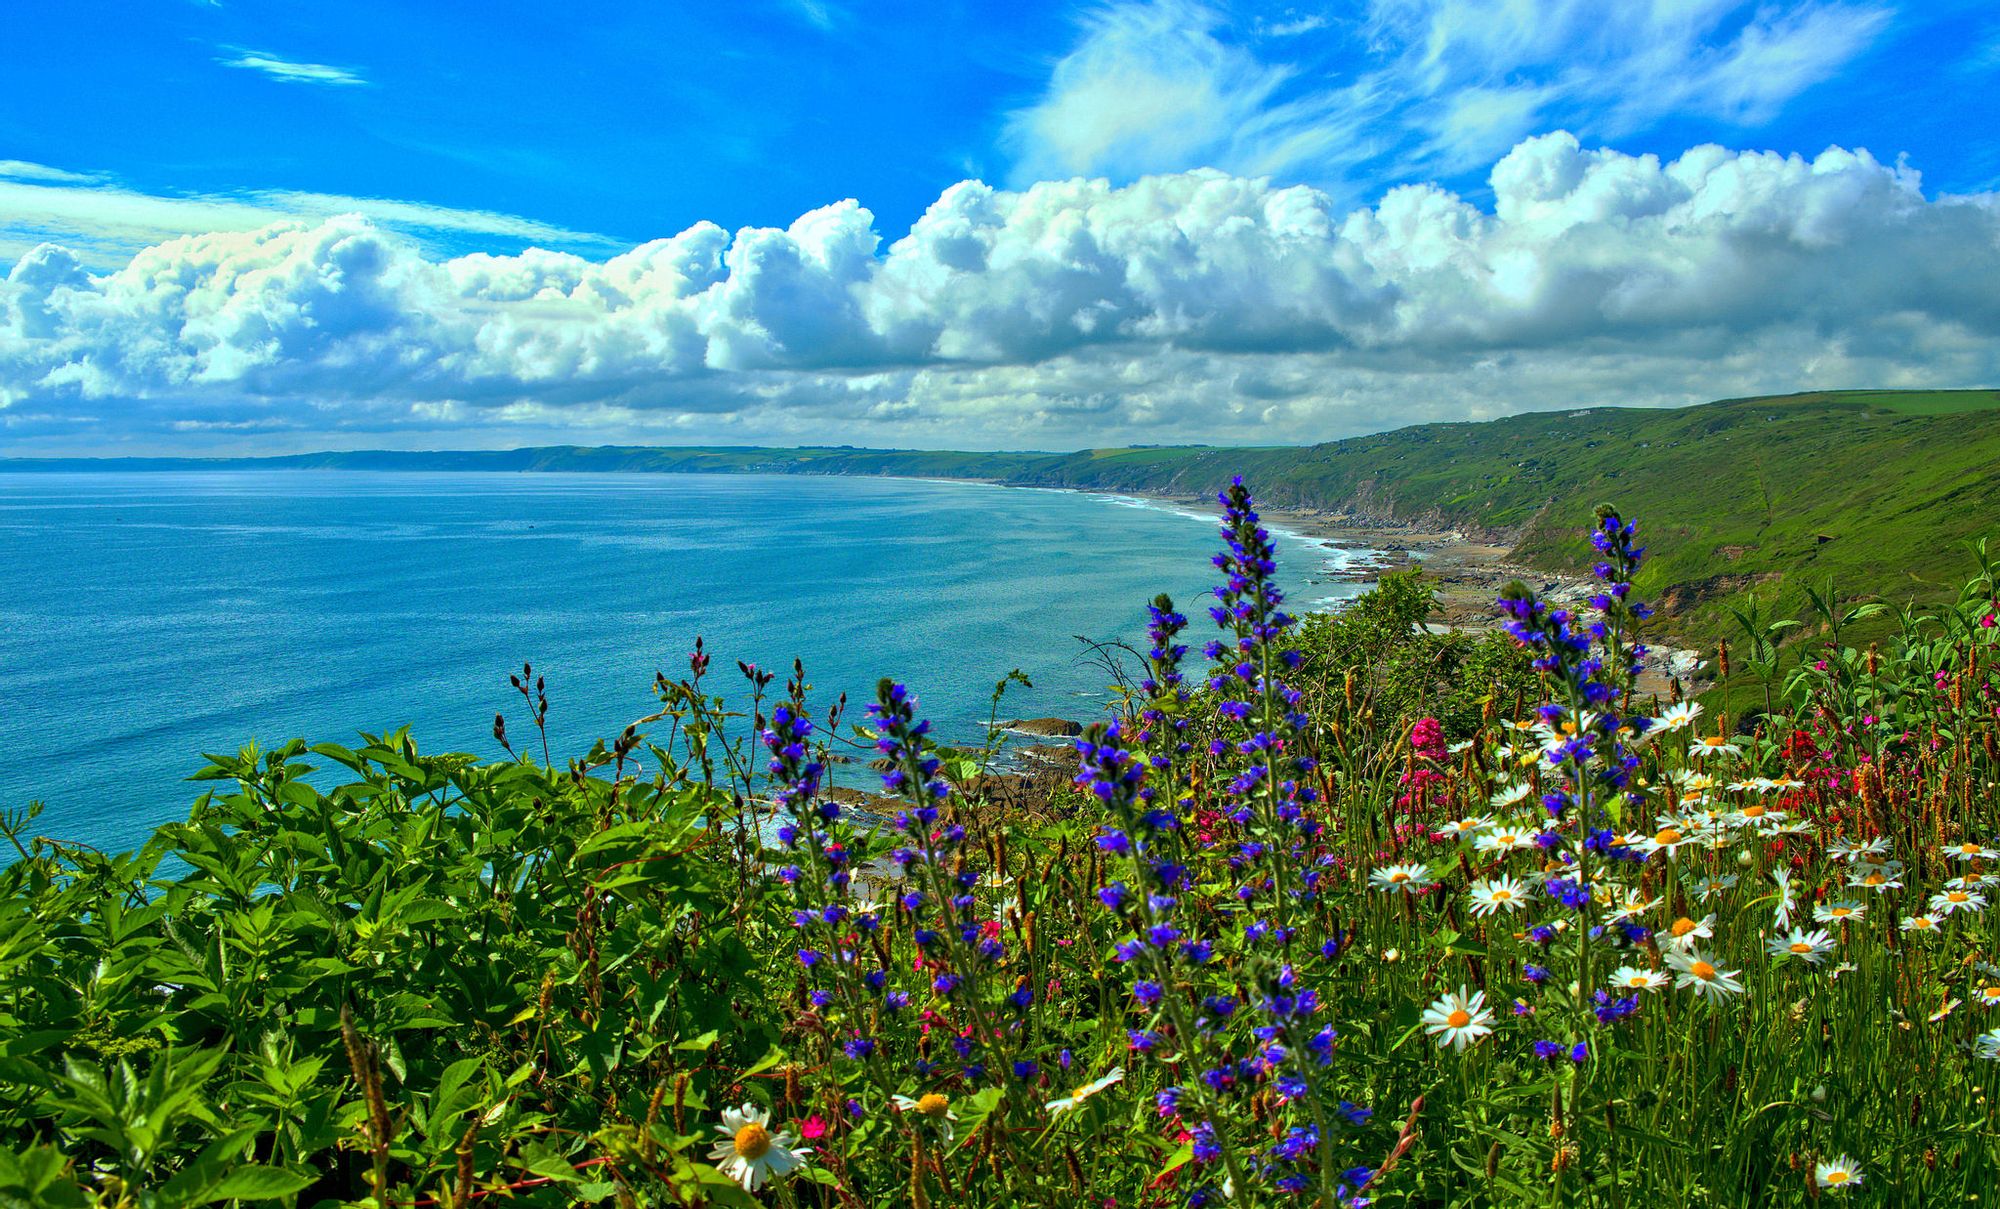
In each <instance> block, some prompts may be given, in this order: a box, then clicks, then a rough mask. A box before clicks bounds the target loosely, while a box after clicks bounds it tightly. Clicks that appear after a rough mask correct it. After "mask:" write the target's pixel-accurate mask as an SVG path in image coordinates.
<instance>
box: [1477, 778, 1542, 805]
mask: <svg viewBox="0 0 2000 1209" xmlns="http://www.w3.org/2000/svg"><path fill="white" fill-rule="evenodd" d="M1533 792H1535V787H1534V786H1533V785H1530V784H1528V783H1527V782H1526V781H1519V782H1516V783H1515V784H1512V785H1507V786H1504V787H1502V788H1500V789H1497V790H1495V791H1494V792H1493V796H1492V797H1490V798H1488V799H1487V804H1488V805H1490V806H1492V807H1493V808H1494V809H1496V810H1505V809H1507V808H1508V807H1509V806H1518V805H1520V804H1521V803H1522V802H1525V801H1527V800H1528V795H1529V794H1531V793H1533Z"/></svg>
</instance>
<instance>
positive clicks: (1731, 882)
mask: <svg viewBox="0 0 2000 1209" xmlns="http://www.w3.org/2000/svg"><path fill="white" fill-rule="evenodd" d="M1735 888H1736V875H1735V874H1734V873H1723V874H1718V875H1716V876H1713V877H1704V878H1702V879H1701V880H1700V881H1698V882H1696V883H1695V884H1694V896H1695V897H1696V898H1698V899H1700V900H1701V901H1702V902H1707V901H1709V900H1710V899H1713V898H1720V897H1721V896H1722V895H1723V894H1725V893H1726V892H1728V891H1730V890H1733V889H1735Z"/></svg>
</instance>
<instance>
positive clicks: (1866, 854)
mask: <svg viewBox="0 0 2000 1209" xmlns="http://www.w3.org/2000/svg"><path fill="white" fill-rule="evenodd" d="M1826 852H1827V855H1828V856H1831V857H1833V858H1834V859H1835V860H1840V861H1875V860H1880V859H1881V858H1882V857H1885V856H1887V855H1889V841H1888V840H1886V839H1884V838H1882V837H1881V836H1879V835H1878V836H1876V837H1875V838H1874V839H1872V840H1867V841H1865V842H1862V843H1855V842H1853V841H1851V840H1837V841H1835V842H1834V844H1833V845H1832V846H1831V847H1829V848H1828V849H1827V850H1826Z"/></svg>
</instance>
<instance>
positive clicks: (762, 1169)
mask: <svg viewBox="0 0 2000 1209" xmlns="http://www.w3.org/2000/svg"><path fill="white" fill-rule="evenodd" d="M770 1122H771V1115H770V1114H769V1113H768V1112H766V1111H764V1110H763V1109H761V1108H758V1107H757V1106H756V1105H754V1104H745V1105H744V1106H743V1107H742V1109H741V1110H738V1109H734V1108H725V1109H723V1110H722V1124H720V1125H717V1126H716V1127H715V1129H716V1132H717V1133H719V1134H721V1135H722V1138H721V1140H720V1141H718V1142H716V1144H715V1147H714V1149H712V1150H710V1151H709V1152H708V1157H709V1158H710V1159H711V1160H714V1162H715V1164H716V1166H717V1168H719V1169H720V1170H721V1172H722V1174H724V1175H726V1176H728V1177H729V1178H730V1179H732V1180H735V1181H736V1182H737V1183H739V1184H741V1185H743V1190H744V1191H745V1192H755V1191H757V1189H758V1188H760V1187H762V1186H763V1185H764V1184H767V1183H770V1182H771V1181H773V1180H776V1179H780V1178H782V1177H784V1176H787V1175H790V1174H791V1173H792V1172H794V1171H796V1170H798V1169H799V1168H801V1167H803V1166H805V1165H806V1160H805V1156H807V1155H809V1154H811V1153H812V1148H811V1147H809V1146H800V1147H796V1148H795V1147H794V1146H793V1145H792V1135H791V1133H790V1132H789V1131H787V1132H784V1133H776V1134H774V1133H772V1132H771V1131H770V1128H769V1127H770Z"/></svg>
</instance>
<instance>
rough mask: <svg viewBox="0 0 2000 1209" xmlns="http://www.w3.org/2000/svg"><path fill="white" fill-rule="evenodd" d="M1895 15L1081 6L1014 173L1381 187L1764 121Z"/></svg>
mask: <svg viewBox="0 0 2000 1209" xmlns="http://www.w3.org/2000/svg"><path fill="white" fill-rule="evenodd" d="M1892 16H1893V12H1892V10H1891V9H1890V8H1889V7H1888V5H1887V3H1886V0H1881V2H1877V0H1852V2H1844V0H1775V2H1772V0H1765V2H1761V3H1755V4H1752V3H1748V2H1746V0H1692V2H1689V3H1672V4H1670V3H1664V2H1662V3H1651V4H1642V3H1629V4H1617V5H1607V4H1604V3H1603V2H1602V0H1497V2H1496V0H1373V3H1372V4H1370V5H1369V6H1368V9H1367V11H1366V13H1365V15H1364V16H1363V17H1362V19H1360V20H1359V21H1355V22H1346V23H1341V24H1330V23H1325V22H1323V21H1321V20H1320V19H1319V18H1317V16H1316V15H1313V14H1305V15H1300V14H1298V13H1296V12H1287V13H1286V14H1284V16H1283V17H1282V18H1281V19H1279V20H1276V21H1269V22H1266V21H1252V22H1250V23H1248V24H1247V25H1243V24H1241V23H1238V22H1236V21H1235V20H1234V19H1233V18H1232V17H1231V15H1230V14H1229V13H1228V12H1227V11H1226V10H1224V9H1222V8H1219V7H1215V6H1214V5H1211V4H1208V3H1203V2H1202V0H1113V2H1112V3H1109V4H1106V5H1103V6H1101V7H1099V8H1095V9H1092V10H1090V11H1089V12H1087V13H1086V14H1085V15H1084V17H1083V18H1082V20H1081V25H1080V29H1079V37H1078V40H1077V43H1076V45H1075V47H1074V48H1073V49H1072V50H1071V51H1070V52H1069V53H1068V54H1067V55H1065V56H1064V57H1063V58H1062V59H1060V60H1059V61H1057V63H1056V64H1055V65H1054V67H1053V69H1052V71H1051V73H1050V77H1049V82H1048V85H1047V87H1046V88H1045V90H1044V92H1043V94H1042V95H1041V96H1040V97H1039V98H1037V99H1036V101H1035V102H1034V103H1033V104H1031V105H1029V106H1027V107H1026V108H1024V109H1021V110H1019V111H1017V112H1015V113H1013V114H1012V115H1010V117H1009V120H1008V123H1007V127H1006V135H1005V140H1006V143H1007V146H1008V147H1009V149H1010V150H1011V151H1012V152H1013V153H1014V155H1015V157H1016V168H1017V170H1016V172H1015V173H1014V179H1015V180H1016V181H1017V182H1020V183H1026V182H1027V181H1028V180H1032V179H1036V178H1039V177H1045V176H1050V175H1079V174H1081V175H1092V174H1098V173H1104V174H1108V175H1111V176H1113V177H1114V178H1126V179H1129V178H1131V177H1134V176H1137V175H1141V174H1144V173H1148V172H1171V171H1181V170H1185V169H1188V168H1192V167H1198V166H1208V167H1216V168H1221V169H1223V170H1225V171H1230V172H1239V173H1247V174H1263V173H1272V174H1277V175H1283V176H1288V177H1290V178H1292V179H1297V180H1304V181H1311V182H1313V183H1317V184H1322V185H1329V186H1336V187H1337V186H1339V185H1341V184H1343V183H1353V184H1355V185H1357V186H1358V185H1359V184H1360V182H1363V181H1368V182H1371V186H1370V187H1371V188H1372V182H1375V181H1379V180H1380V179H1381V178H1383V177H1385V176H1386V177H1389V178H1391V179H1407V178H1409V177H1411V176H1419V175H1429V174H1443V175H1454V174H1457V173H1460V172H1464V171H1467V170H1469V169H1472V168H1476V167H1478V166H1480V165H1482V164H1486V163H1491V162H1492V160H1493V159H1494V158H1495V157H1496V156H1498V155H1500V154H1502V153H1504V152H1505V151H1506V149H1507V148H1509V147H1511V146H1513V145H1514V144H1515V143H1517V142H1518V141H1520V140H1521V139H1522V138H1525V137H1527V136H1528V135H1530V134H1533V133H1536V132H1538V131H1542V130H1547V129H1551V128H1554V127H1557V126H1561V127H1565V128H1569V129H1574V130H1577V131H1579V132H1582V133H1586V134H1589V135H1591V136H1593V137H1602V138H1617V137H1622V136H1626V135H1629V134H1632V133H1635V132H1638V131H1642V130H1645V129H1648V128H1650V127H1652V126H1654V125H1656V124H1658V123H1659V122H1661V121H1663V120H1665V119H1668V118H1672V117H1677V116H1699V117H1705V118H1710V119H1715V120H1720V121H1724V122H1728V123H1731V124H1734V125H1738V126H1743V127H1746V128H1747V127H1755V126H1758V125H1760V124H1762V123H1765V122H1768V121H1769V120H1771V119H1772V118H1773V117H1774V116H1775V115H1776V114H1777V113H1778V112H1779V111H1780V110H1781V109H1782V107H1783V106H1784V105H1785V104H1787V103H1788V102H1790V101H1791V100H1792V99H1793V98H1794V97H1796V96H1798V95H1799V94H1800V93H1802V92H1804V91H1805V90H1807V89H1809V88H1811V87H1813V86H1815V85H1817V84H1820V83H1823V82H1825V81H1827V80H1830V79H1832V78H1834V77H1835V76H1837V75H1838V74H1839V73H1840V72H1841V71H1842V70H1844V69H1845V68H1846V67H1847V66H1848V65H1850V64H1851V63H1853V62H1854V61H1855V60H1856V59H1857V58H1858V57H1859V56H1860V55H1862V54H1863V53H1865V52H1866V51H1867V50H1868V48H1869V47H1870V46H1871V45H1873V44H1874V42H1875V40H1876V39H1877V38H1878V36H1879V35H1880V34H1881V33H1882V31H1883V30H1884V29H1885V28H1886V27H1887V26H1888V24H1889V22H1890V19H1891V18H1892ZM1281 35H1283V36H1281Z"/></svg>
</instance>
